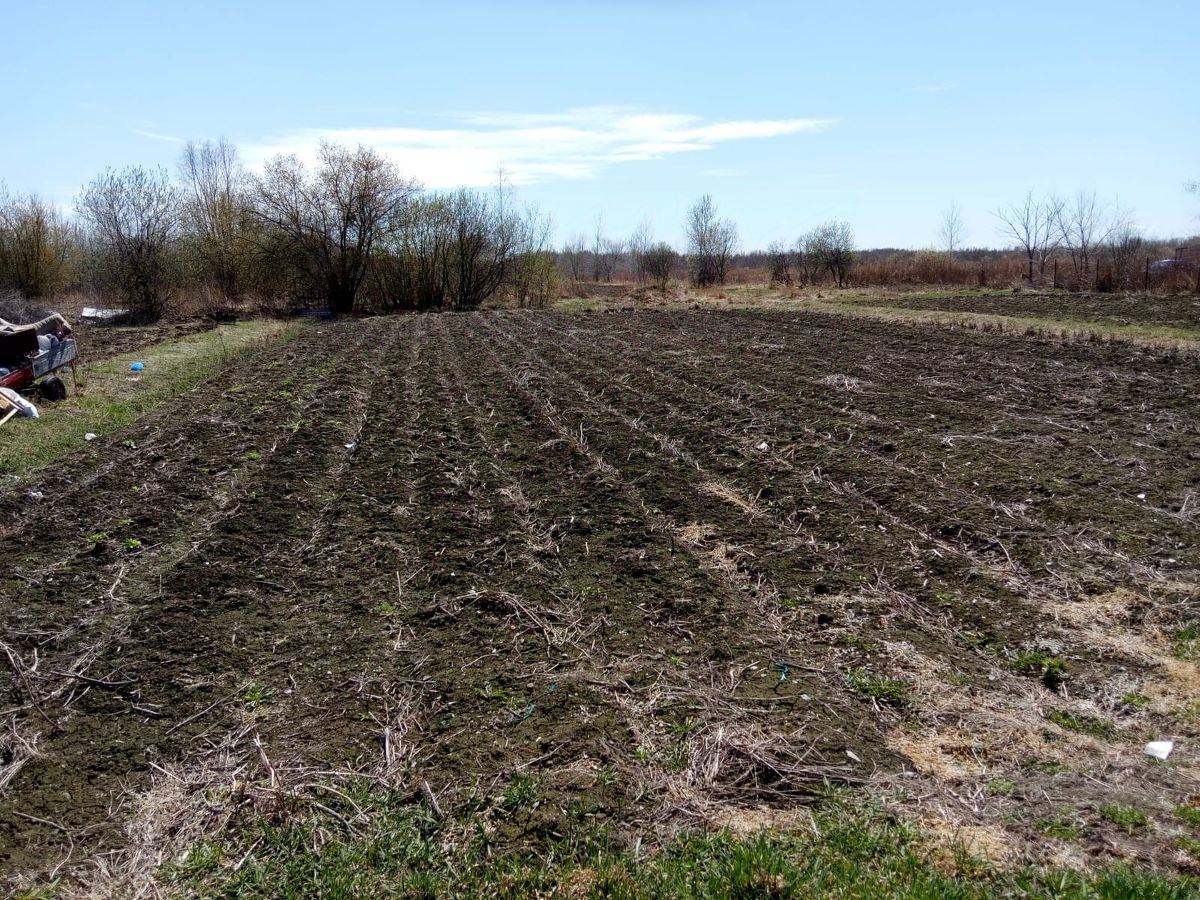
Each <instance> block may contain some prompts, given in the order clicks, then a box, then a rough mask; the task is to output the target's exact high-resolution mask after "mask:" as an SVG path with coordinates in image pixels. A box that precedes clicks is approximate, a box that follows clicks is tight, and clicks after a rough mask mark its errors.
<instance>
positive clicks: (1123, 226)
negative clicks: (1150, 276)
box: [1097, 209, 1144, 291]
mask: <svg viewBox="0 0 1200 900" xmlns="http://www.w3.org/2000/svg"><path fill="white" fill-rule="evenodd" d="M1143 244H1144V240H1143V238H1142V230H1141V229H1140V228H1139V227H1138V226H1137V225H1136V224H1135V223H1134V221H1133V214H1132V213H1130V212H1127V211H1125V210H1121V209H1117V210H1115V211H1114V212H1113V218H1112V223H1111V225H1110V227H1109V228H1108V231H1107V233H1106V235H1105V238H1104V241H1103V244H1102V246H1101V247H1100V248H1099V249H1100V253H1101V256H1102V258H1103V261H1104V267H1105V268H1106V269H1107V271H1106V272H1105V273H1104V274H1103V275H1102V276H1099V277H1098V278H1097V283H1098V285H1099V287H1100V288H1101V289H1108V290H1118V291H1121V290H1126V289H1128V288H1130V287H1133V282H1134V278H1135V277H1136V275H1137V263H1138V257H1140V256H1141V254H1142V247H1143Z"/></svg>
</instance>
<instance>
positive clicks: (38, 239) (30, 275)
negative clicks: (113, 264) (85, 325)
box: [0, 188, 76, 297]
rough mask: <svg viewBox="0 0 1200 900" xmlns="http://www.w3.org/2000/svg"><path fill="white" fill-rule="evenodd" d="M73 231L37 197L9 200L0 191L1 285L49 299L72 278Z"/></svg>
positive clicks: (27, 294)
mask: <svg viewBox="0 0 1200 900" xmlns="http://www.w3.org/2000/svg"><path fill="white" fill-rule="evenodd" d="M75 244H76V241H75V235H74V231H73V229H72V228H71V226H69V225H68V224H67V223H66V222H65V221H63V218H62V216H61V215H60V214H59V212H58V210H57V209H56V208H55V207H54V206H52V205H51V204H49V203H47V202H46V201H44V200H42V199H41V198H40V197H38V196H37V195H36V194H29V195H28V196H25V197H13V198H10V197H8V196H7V195H5V194H4V193H3V190H2V188H0V284H6V285H8V286H11V287H14V288H16V289H17V290H18V291H20V292H21V293H22V294H24V295H25V296H26V297H48V296H50V295H52V294H54V293H56V292H57V291H59V290H61V289H62V288H64V287H65V286H66V284H67V282H68V280H69V279H70V277H71V263H72V261H73V260H72V257H73V255H74V250H75Z"/></svg>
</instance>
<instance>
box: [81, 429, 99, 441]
mask: <svg viewBox="0 0 1200 900" xmlns="http://www.w3.org/2000/svg"><path fill="white" fill-rule="evenodd" d="M83 439H84V440H85V441H94V440H95V439H96V434H95V432H92V431H89V432H88V433H87V434H85V435H84V436H83Z"/></svg>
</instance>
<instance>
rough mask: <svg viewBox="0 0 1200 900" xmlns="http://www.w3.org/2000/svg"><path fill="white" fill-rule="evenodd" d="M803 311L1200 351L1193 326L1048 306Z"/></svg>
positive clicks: (810, 303) (827, 305)
mask: <svg viewBox="0 0 1200 900" xmlns="http://www.w3.org/2000/svg"><path fill="white" fill-rule="evenodd" d="M803 309H805V310H806V311H811V312H824V313H833V314H835V315H841V316H851V317H859V318H870V319H877V320H880V321H885V322H899V323H903V324H907V325H949V326H953V327H956V328H969V329H974V330H979V331H997V332H1003V333H1009V334H1026V335H1029V336H1035V337H1049V338H1056V339H1061V340H1116V341H1127V342H1129V343H1135V344H1148V345H1151V346H1156V347H1168V348H1174V349H1181V350H1188V349H1191V350H1196V349H1200V331H1197V330H1195V329H1191V328H1179V327H1175V326H1171V325H1152V324H1146V323H1130V324H1119V323H1116V322H1092V321H1086V320H1083V319H1072V318H1070V317H1061V316H1058V315H1055V314H1054V312H1053V311H1052V310H1047V313H1046V315H1045V316H1027V315H995V314H992V313H974V312H960V311H953V312H950V311H945V310H931V309H907V308H905V307H901V306H874V305H869V304H868V303H867V302H863V301H861V300H857V301H852V302H839V301H837V300H805V301H804V303H803Z"/></svg>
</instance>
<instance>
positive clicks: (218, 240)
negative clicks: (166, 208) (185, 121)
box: [179, 138, 250, 300]
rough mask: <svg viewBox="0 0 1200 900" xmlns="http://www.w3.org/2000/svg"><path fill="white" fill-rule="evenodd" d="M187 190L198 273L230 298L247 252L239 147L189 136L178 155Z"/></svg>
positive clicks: (239, 283) (238, 291)
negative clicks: (189, 138)
mask: <svg viewBox="0 0 1200 900" xmlns="http://www.w3.org/2000/svg"><path fill="white" fill-rule="evenodd" d="M179 174H180V177H181V178H182V180H183V183H184V188H185V191H186V194H187V197H186V201H185V203H184V222H185V225H186V228H187V232H188V237H189V238H190V239H191V243H192V244H193V247H194V250H195V253H196V256H197V263H198V268H199V270H200V272H199V274H200V276H201V277H202V278H203V279H204V280H205V281H208V282H209V283H211V284H212V286H213V287H215V288H216V290H217V291H219V292H220V293H221V294H222V295H223V296H225V297H226V298H228V299H230V300H235V299H237V298H239V297H240V296H241V295H242V293H243V291H244V289H245V281H246V268H247V264H248V258H249V251H250V246H249V241H248V238H247V227H248V217H249V197H248V196H247V186H248V185H247V178H246V175H245V172H244V171H243V169H242V165H241V161H240V160H239V159H238V153H237V148H236V147H234V146H233V144H231V143H229V142H228V141H226V140H225V139H224V138H222V139H221V140H218V141H215V142H213V141H202V142H200V143H196V142H195V141H189V142H188V143H187V144H186V145H185V146H184V148H183V153H182V154H181V155H180V159H179Z"/></svg>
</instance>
